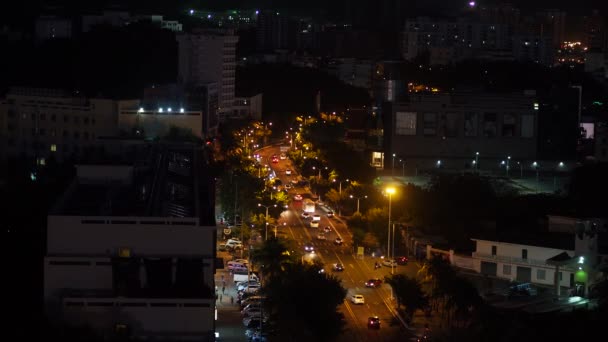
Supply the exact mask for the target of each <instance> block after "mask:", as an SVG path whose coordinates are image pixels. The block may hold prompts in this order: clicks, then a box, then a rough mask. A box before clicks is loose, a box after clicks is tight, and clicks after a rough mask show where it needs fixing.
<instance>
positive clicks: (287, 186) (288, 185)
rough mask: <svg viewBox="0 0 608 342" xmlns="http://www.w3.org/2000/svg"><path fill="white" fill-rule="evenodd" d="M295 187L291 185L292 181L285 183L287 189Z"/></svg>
mask: <svg viewBox="0 0 608 342" xmlns="http://www.w3.org/2000/svg"><path fill="white" fill-rule="evenodd" d="M291 189H293V186H291V184H290V183H287V184H285V190H291Z"/></svg>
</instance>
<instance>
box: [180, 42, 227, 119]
mask: <svg viewBox="0 0 608 342" xmlns="http://www.w3.org/2000/svg"><path fill="white" fill-rule="evenodd" d="M177 41H178V45H179V47H178V63H179V66H178V73H179V75H178V80H179V82H180V83H181V84H187V85H196V84H203V83H209V82H216V83H217V84H218V90H219V112H220V113H221V112H227V111H231V110H232V108H231V107H232V103H233V101H234V89H235V74H236V43H237V42H238V36H235V35H233V33H232V31H219V30H216V31H199V32H195V33H191V34H180V35H178V36H177Z"/></svg>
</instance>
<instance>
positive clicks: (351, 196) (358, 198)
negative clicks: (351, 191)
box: [350, 195, 367, 212]
mask: <svg viewBox="0 0 608 342" xmlns="http://www.w3.org/2000/svg"><path fill="white" fill-rule="evenodd" d="M350 198H356V199H357V212H359V200H360V199H362V198H367V195H365V196H363V197H355V196H353V195H350Z"/></svg>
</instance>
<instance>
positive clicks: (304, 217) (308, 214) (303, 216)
mask: <svg viewBox="0 0 608 342" xmlns="http://www.w3.org/2000/svg"><path fill="white" fill-rule="evenodd" d="M309 217H310V213H308V212H306V211H304V212H302V218H303V219H307V218H309Z"/></svg>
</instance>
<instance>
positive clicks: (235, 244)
mask: <svg viewBox="0 0 608 342" xmlns="http://www.w3.org/2000/svg"><path fill="white" fill-rule="evenodd" d="M226 248H227V249H241V248H243V244H242V243H241V242H236V241H230V240H228V242H226Z"/></svg>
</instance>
